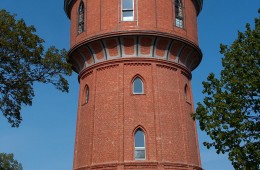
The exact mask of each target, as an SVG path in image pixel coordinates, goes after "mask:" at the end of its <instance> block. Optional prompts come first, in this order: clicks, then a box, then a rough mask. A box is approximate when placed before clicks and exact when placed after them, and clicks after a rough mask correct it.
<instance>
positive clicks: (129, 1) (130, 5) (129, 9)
mask: <svg viewBox="0 0 260 170" xmlns="http://www.w3.org/2000/svg"><path fill="white" fill-rule="evenodd" d="M133 20H134V0H122V21H133Z"/></svg>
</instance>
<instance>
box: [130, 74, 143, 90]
mask: <svg viewBox="0 0 260 170" xmlns="http://www.w3.org/2000/svg"><path fill="white" fill-rule="evenodd" d="M136 79H140V81H141V83H142V91H141V92H135V80H136ZM132 86H133V87H132V88H133V89H132V90H133V94H144V82H143V80H142V79H141V78H140V77H135V78H134V80H133V83H132Z"/></svg>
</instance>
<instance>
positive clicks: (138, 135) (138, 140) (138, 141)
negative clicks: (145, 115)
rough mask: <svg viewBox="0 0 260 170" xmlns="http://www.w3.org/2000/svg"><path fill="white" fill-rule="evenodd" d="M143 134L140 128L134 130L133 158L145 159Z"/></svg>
mask: <svg viewBox="0 0 260 170" xmlns="http://www.w3.org/2000/svg"><path fill="white" fill-rule="evenodd" d="M145 155H146V154H145V135H144V132H143V131H142V129H140V128H139V129H137V130H136V132H135V160H145V159H146V156H145Z"/></svg>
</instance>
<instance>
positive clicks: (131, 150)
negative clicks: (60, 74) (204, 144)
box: [64, 0, 203, 170]
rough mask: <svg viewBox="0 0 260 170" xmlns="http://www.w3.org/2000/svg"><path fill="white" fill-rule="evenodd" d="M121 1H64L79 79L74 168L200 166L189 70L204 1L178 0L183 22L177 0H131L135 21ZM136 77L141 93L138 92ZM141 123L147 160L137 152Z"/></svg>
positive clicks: (191, 169) (192, 169)
mask: <svg viewBox="0 0 260 170" xmlns="http://www.w3.org/2000/svg"><path fill="white" fill-rule="evenodd" d="M122 1H123V0H65V1H64V8H65V12H66V14H67V16H68V17H69V18H70V19H71V49H70V51H69V59H68V62H70V63H71V64H72V66H73V69H74V71H75V72H77V73H78V74H79V76H78V80H79V83H80V92H79V104H78V118H77V128H76V139H75V153H74V165H73V166H74V167H73V169H74V170H90V169H96V170H101V169H102V170H105V169H106V170H124V169H125V170H127V169H129V170H130V169H131V170H155V169H157V170H164V169H168V170H201V169H202V168H201V163H200V155H199V146H198V139H197V132H196V124H195V121H194V120H193V119H192V117H191V113H192V112H193V110H194V108H193V107H194V104H193V100H192V92H191V77H192V75H191V71H192V70H194V69H195V68H196V67H197V66H198V65H199V63H200V61H201V59H202V53H201V50H200V48H199V46H198V37H197V15H198V14H199V13H200V11H201V9H202V3H203V1H202V0H176V2H178V3H180V2H181V3H182V5H183V6H182V12H183V15H182V16H183V18H181V19H182V21H181V23H182V24H181V25H180V27H178V26H177V25H176V24H175V18H176V16H175V10H176V5H175V0H133V4H134V7H133V8H134V9H133V18H132V19H133V20H132V21H123V19H122ZM82 4H84V5H83V6H84V11H83V14H84V17H82V16H81V17H82V18H83V19H84V22H83V21H80V24H79V7H80V5H81V6H82ZM81 13H82V11H81ZM82 23H84V24H83V25H84V26H83V27H82V28H80V30H79V26H82ZM136 78H139V79H140V80H141V81H142V84H143V91H142V93H134V92H133V84H134V81H135V79H136ZM140 129H141V131H142V132H143V134H144V136H145V140H144V141H145V142H144V143H145V151H144V152H145V158H144V159H142V160H138V159H136V158H135V134H136V132H137V130H140Z"/></svg>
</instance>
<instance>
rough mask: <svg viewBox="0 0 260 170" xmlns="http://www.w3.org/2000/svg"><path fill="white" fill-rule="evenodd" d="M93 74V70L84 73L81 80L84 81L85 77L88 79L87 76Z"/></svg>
mask: <svg viewBox="0 0 260 170" xmlns="http://www.w3.org/2000/svg"><path fill="white" fill-rule="evenodd" d="M92 73H93V70H91V71H89V72H86V73H85V74H84V75H82V77H81V79H84V78H85V77H88V76H89V75H91V74H92Z"/></svg>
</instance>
